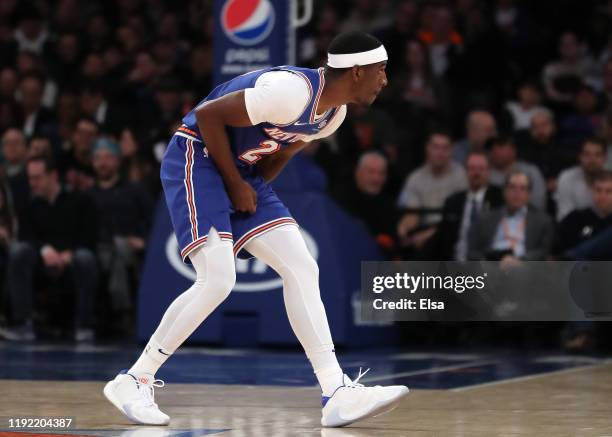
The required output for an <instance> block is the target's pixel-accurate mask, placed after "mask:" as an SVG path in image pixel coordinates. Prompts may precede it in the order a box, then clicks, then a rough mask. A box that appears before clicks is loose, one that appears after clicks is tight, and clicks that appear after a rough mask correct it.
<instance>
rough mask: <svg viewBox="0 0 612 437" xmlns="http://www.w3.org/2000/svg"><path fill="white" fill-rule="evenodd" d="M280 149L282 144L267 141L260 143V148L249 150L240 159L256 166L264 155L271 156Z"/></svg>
mask: <svg viewBox="0 0 612 437" xmlns="http://www.w3.org/2000/svg"><path fill="white" fill-rule="evenodd" d="M278 149H280V144H278V143H277V142H276V141H272V140H266V141H262V142H261V143H259V147H255V148H254V149H250V150H247V151H246V152H244V153H243V154H242V155H240V159H241V160H243V161H244V162H247V163H249V164H255V163H256V162H257V161H259V160H260V159H261V158H263V157H264V155H271V154H273V153H274V152H276V151H277V150H278Z"/></svg>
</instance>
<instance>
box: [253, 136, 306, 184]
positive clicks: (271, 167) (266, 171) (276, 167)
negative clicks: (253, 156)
mask: <svg viewBox="0 0 612 437" xmlns="http://www.w3.org/2000/svg"><path fill="white" fill-rule="evenodd" d="M306 145H308V142H306V141H296V142H295V143H291V144H290V145H289V146H287V147H285V148H284V149H281V150H279V151H278V152H276V153H274V154H272V155H269V156H266V157H265V158H263V159H262V160H261V161H259V162H258V163H257V171H258V172H259V174H260V175H261V177H263V178H264V180H265V181H266V182H270V181H272V180H274V179H275V178H276V177H277V176H278V175H279V173H280V172H281V171H282V170H283V168H285V166H286V165H287V163H288V162H289V160H290V159H291V158H292V157H293V156H294V155H295V154H296V153H298V152H299V151H300V150H302V149H303V148H304V147H306Z"/></svg>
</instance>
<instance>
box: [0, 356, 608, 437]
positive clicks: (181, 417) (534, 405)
mask: <svg viewBox="0 0 612 437" xmlns="http://www.w3.org/2000/svg"><path fill="white" fill-rule="evenodd" d="M103 384H104V383H103V382H87V381H27V380H4V381H0V387H1V388H0V393H1V394H2V395H1V396H0V416H2V417H3V420H5V418H6V417H8V416H17V415H18V416H24V415H35V416H38V415H51V416H58V415H68V416H74V417H75V418H76V423H77V429H78V430H80V432H76V431H73V433H76V434H81V435H82V434H86V435H113V436H119V435H121V436H146V437H161V436H194V437H195V436H201V435H208V434H215V435H222V436H226V435H227V436H249V437H250V436H294V435H297V436H328V437H329V436H333V437H335V436H380V437H383V436H414V437H445V436H452V437H459V436H461V437H463V436H465V437H468V436H469V437H491V436H555V437H559V436H571V437H578V436H585V437H586V436H612V365H611V364H609V363H607V362H603V363H598V364H594V365H591V366H582V367H577V368H571V369H564V370H560V371H557V372H556V373H548V374H538V375H531V376H524V377H519V378H515V379H509V380H499V381H494V382H488V383H484V384H480V385H471V386H466V387H459V388H455V389H447V390H427V389H416V390H413V391H412V392H411V394H410V395H409V396H408V397H407V398H406V399H405V400H404V401H403V402H402V404H401V405H400V407H399V408H397V409H396V410H395V411H393V412H392V413H389V414H387V415H384V416H380V417H378V418H373V419H369V420H367V421H364V422H361V423H358V424H355V425H352V426H350V427H347V428H342V429H321V427H320V423H319V420H320V406H319V396H320V393H319V391H318V390H317V389H315V388H312V387H273V386H261V385H260V386H254V385H248V386H237V385H217V384H172V383H170V384H167V385H166V387H165V388H163V389H158V390H157V392H156V400H157V402H158V403H159V405H160V406H161V407H162V409H163V410H165V411H166V412H167V413H168V414H169V415H170V416H171V417H172V420H171V423H170V427H138V426H133V425H130V424H129V422H128V421H126V420H125V419H124V418H123V417H122V416H121V415H120V414H119V413H118V412H117V411H116V410H115V409H114V407H112V406H111V405H110V404H109V403H107V402H106V400H105V399H104V398H103V396H102V387H103ZM5 425H6V423H3V424H2V426H0V429H5V430H6V426H5ZM66 434H68V433H66ZM3 435H13V434H3V433H2V432H0V436H3ZM14 435H18V434H14Z"/></svg>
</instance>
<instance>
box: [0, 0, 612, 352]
mask: <svg viewBox="0 0 612 437" xmlns="http://www.w3.org/2000/svg"><path fill="white" fill-rule="evenodd" d="M314 6H315V7H314V16H313V19H312V20H311V22H310V23H309V24H308V25H307V26H305V27H304V28H301V29H299V31H298V44H297V47H298V63H299V65H302V66H309V67H319V66H322V65H324V63H325V59H326V47H327V45H328V44H329V42H330V41H331V39H332V38H333V37H334V36H335V35H336V34H337V33H338V32H339V31H344V30H355V29H360V30H365V31H368V32H370V33H372V34H374V35H376V36H377V37H378V38H379V39H380V40H381V41H383V43H384V44H385V46H386V48H387V51H388V53H389V62H388V65H387V74H388V79H389V85H388V86H387V88H386V89H385V90H384V91H383V93H381V95H380V96H379V99H378V100H377V102H376V103H375V104H374V105H373V106H372V107H370V108H360V107H350V109H349V113H348V115H347V119H346V121H345V123H344V124H343V125H342V126H341V128H340V129H339V131H338V132H337V133H336V134H335V135H334V136H333V137H331V138H328V139H325V140H321V141H318V142H315V143H313V144H312V145H310V146H309V147H308V148H307V150H306V152H305V154H306V155H307V157H308V158H309V159H312V160H313V161H314V162H316V163H317V164H319V165H320V167H321V168H322V169H323V171H324V172H325V174H326V176H327V190H328V192H329V193H330V194H331V195H332V196H333V197H334V198H335V199H336V200H337V201H338V203H339V204H340V205H342V206H343V207H344V208H345V209H346V210H347V211H348V212H349V213H350V214H352V215H354V216H355V217H357V218H358V219H360V220H362V221H363V222H364V224H365V226H366V227H367V228H368V229H369V230H370V232H371V233H372V235H373V236H374V237H375V238H376V240H377V242H378V243H379V245H380V247H381V249H382V250H383V251H384V253H385V254H386V256H387V257H388V258H390V259H429V260H431V259H439V260H478V259H489V260H499V261H502V263H504V264H506V265H508V266H513V265H516V264H518V263H520V262H522V261H524V260H544V259H549V258H556V259H596V260H600V259H609V257H610V256H612V244H610V243H612V228H611V227H610V226H609V224H610V223H612V173H611V172H610V169H612V1H603V0H599V1H591V2H575V1H571V0H558V1H548V0H544V1H537V2H534V1H527V0H524V1H518V0H495V1H493V0H492V1H484V0H449V1H438V0H393V1H392V0H378V1H376V0H315V1H314ZM213 25H214V23H213V16H212V1H210V0H190V1H184V2H169V1H166V0H112V1H102V0H92V1H87V2H80V1H77V0H47V1H45V0H38V1H37V0H33V1H23V0H19V1H17V0H0V136H1V145H2V147H1V154H0V155H1V156H0V159H1V169H2V175H1V178H0V246H1V250H0V271H1V274H2V276H3V278H2V284H3V286H2V301H1V302H0V305H1V306H2V308H3V311H2V313H3V314H4V317H5V319H6V320H5V322H6V323H7V324H8V325H9V326H10V328H8V329H2V331H1V333H2V334H3V335H4V337H5V338H8V339H14V340H28V339H33V338H34V337H35V336H36V332H40V331H39V330H38V329H37V330H34V329H33V328H34V325H35V324H36V325H41V326H44V325H46V323H45V322H46V319H45V317H46V315H45V311H40V309H41V308H47V307H49V308H50V307H54V306H55V307H56V308H59V309H60V310H63V311H64V313H65V314H68V315H69V316H70V317H66V321H65V323H64V325H65V326H64V328H65V331H66V332H70V333H71V335H73V336H74V337H75V339H76V340H79V341H86V340H91V339H92V338H93V336H94V331H95V329H97V330H98V333H99V332H100V330H104V329H106V330H110V331H111V332H110V333H111V334H112V332H113V331H115V332H117V333H124V332H126V330H129V329H130V326H132V320H133V314H134V302H135V297H136V296H135V290H137V284H138V276H139V272H140V269H141V266H142V262H143V255H144V252H145V249H146V245H147V236H148V233H149V231H150V226H151V221H152V219H153V208H154V204H155V200H156V199H157V197H158V196H159V192H160V184H159V176H158V174H159V173H158V172H159V163H160V160H161V157H162V156H163V153H164V150H165V147H166V143H167V141H168V139H169V138H170V137H171V135H172V134H173V132H174V131H175V130H176V128H177V126H178V125H179V123H180V119H181V117H182V115H184V114H185V113H186V112H188V111H189V110H190V109H191V108H192V107H193V106H194V105H195V104H196V103H197V102H198V101H199V100H200V99H201V98H203V97H204V96H206V95H207V94H208V92H209V91H210V89H211V86H212V67H213V66H212V30H213ZM65 290H69V291H70V296H71V297H67V296H66V294H65ZM68 303H70V304H68ZM94 309H95V311H94ZM109 317H112V320H113V323H112V324H109V323H99V321H100V320H102V319H106V320H108V318H109ZM35 322H36V323H35ZM39 322H40V323H39ZM51 325H53V324H52V323H51ZM62 332H64V331H62ZM47 334H49V333H47ZM52 334H53V333H51V335H52ZM64 334H65V332H64Z"/></svg>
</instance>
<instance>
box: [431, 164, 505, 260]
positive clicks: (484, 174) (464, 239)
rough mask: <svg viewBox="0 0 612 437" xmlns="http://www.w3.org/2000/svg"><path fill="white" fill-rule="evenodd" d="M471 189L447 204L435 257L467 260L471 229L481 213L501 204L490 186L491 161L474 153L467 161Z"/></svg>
mask: <svg viewBox="0 0 612 437" xmlns="http://www.w3.org/2000/svg"><path fill="white" fill-rule="evenodd" d="M465 165H466V173H467V179H468V189H467V190H464V191H460V192H458V193H455V194H453V195H451V196H449V197H448V198H447V199H446V201H445V202H444V209H443V219H442V223H441V224H440V227H439V231H438V234H437V236H436V243H437V244H436V248H437V250H436V255H437V258H438V259H440V260H442V261H448V260H456V261H465V260H466V259H467V250H468V235H469V230H470V228H471V227H472V226H473V224H474V223H476V221H477V220H478V217H479V216H480V214H481V213H482V212H484V211H489V210H490V209H495V208H498V207H500V206H501V205H502V203H503V200H502V194H501V190H500V189H499V188H498V187H495V186H492V185H489V161H488V159H487V155H485V154H484V153H483V152H471V153H470V154H468V157H467V160H466V164H465Z"/></svg>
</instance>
